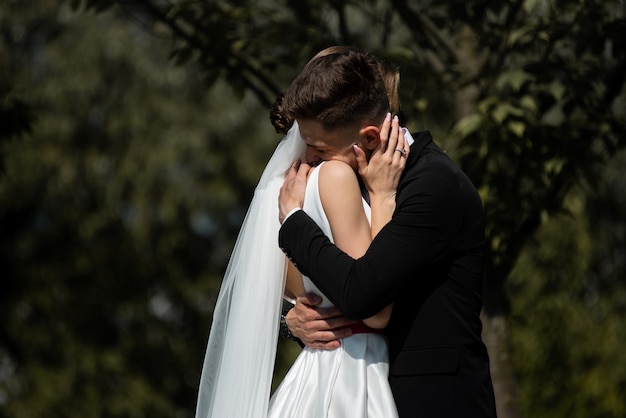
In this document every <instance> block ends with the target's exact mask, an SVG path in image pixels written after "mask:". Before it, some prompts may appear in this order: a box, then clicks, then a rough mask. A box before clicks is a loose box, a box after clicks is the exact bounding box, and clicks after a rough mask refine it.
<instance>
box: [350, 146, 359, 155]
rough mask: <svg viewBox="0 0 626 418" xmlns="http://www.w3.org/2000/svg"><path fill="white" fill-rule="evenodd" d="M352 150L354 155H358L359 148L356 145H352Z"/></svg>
mask: <svg viewBox="0 0 626 418" xmlns="http://www.w3.org/2000/svg"><path fill="white" fill-rule="evenodd" d="M352 149H353V150H354V153H355V154H358V153H359V147H358V145H356V144H355V145H352Z"/></svg>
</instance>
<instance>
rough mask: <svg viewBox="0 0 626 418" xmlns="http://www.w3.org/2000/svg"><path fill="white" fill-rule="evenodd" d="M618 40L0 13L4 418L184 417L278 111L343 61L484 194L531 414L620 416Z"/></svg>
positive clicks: (429, 16)
mask: <svg viewBox="0 0 626 418" xmlns="http://www.w3.org/2000/svg"><path fill="white" fill-rule="evenodd" d="M624 24H625V21H624V6H623V4H622V2H619V1H617V0H609V1H578V0H560V1H556V2H548V1H545V0H526V1H519V0H506V1H495V0H490V1H477V2H471V3H467V2H460V1H458V0H446V1H440V2H426V1H407V0H393V1H391V2H388V1H383V0H367V1H353V0H350V1H345V2H338V1H330V0H328V1H318V2H313V1H309V0H306V1H301V0H297V1H296V0H261V1H245V0H238V1H229V2H223V1H212V0H207V1H202V2H198V1H195V0H182V1H176V2H166V1H155V0H133V1H126V0H71V1H68V2H65V3H61V4H59V2H56V1H54V0H43V1H38V2H34V1H32V0H20V1H18V0H9V1H5V2H3V3H0V28H1V29H2V31H0V36H1V37H2V38H0V202H2V203H0V236H1V237H2V238H1V240H0V276H1V279H2V280H1V282H2V292H0V317H1V318H2V319H1V320H0V417H1V416H7V417H13V416H20V417H29V416H33V417H35V416H64V417H65V416H67V417H74V416H77V417H78V416H80V417H89V416H105V417H106V416H112V417H113V416H133V417H134V416H136V417H143V416H151V417H159V416H180V417H185V416H191V415H192V413H193V409H194V405H195V398H196V391H197V380H198V376H199V373H200V366H201V362H202V358H203V354H204V348H205V343H206V338H207V333H208V330H209V324H210V318H211V312H212V308H213V303H214V298H215V296H216V293H217V291H218V288H219V283H220V280H221V275H222V273H223V271H224V268H225V266H226V263H227V261H228V257H229V254H230V251H231V248H232V244H233V240H234V238H235V236H236V234H237V232H238V228H239V225H240V222H241V220H242V217H243V214H244V213H245V210H246V208H247V205H248V202H249V200H250V196H251V193H252V188H253V187H254V185H255V184H256V182H257V180H258V177H259V175H260V172H261V170H262V167H263V165H264V163H265V162H266V161H267V159H268V157H269V155H270V152H271V151H272V149H273V148H274V145H275V143H276V141H277V139H278V138H277V136H276V135H275V134H274V133H273V131H272V128H271V126H270V125H269V123H268V121H267V110H268V107H269V106H270V105H271V103H273V101H274V99H275V97H276V95H277V94H278V93H279V92H280V91H282V90H284V89H285V88H286V87H287V85H288V84H289V82H290V80H291V79H292V78H293V77H294V75H295V74H296V72H297V71H298V69H299V68H301V67H302V66H303V65H304V63H305V62H306V61H307V60H308V59H309V58H310V57H311V56H312V55H313V54H315V53H316V52H317V51H318V50H320V49H322V48H324V47H326V46H329V45H332V44H356V45H358V46H360V47H363V48H365V49H369V50H373V51H375V52H376V53H377V54H378V55H380V56H382V57H385V58H387V59H388V60H389V61H390V62H391V63H392V64H394V65H397V66H399V67H400V70H401V73H402V89H401V101H402V105H403V111H402V115H401V116H402V117H403V121H404V123H405V124H406V125H407V126H408V127H409V128H410V129H412V130H414V129H430V130H432V131H433V132H434V134H435V137H436V138H437V140H438V142H439V143H440V144H442V145H443V146H444V147H445V148H447V149H448V151H449V154H450V156H451V157H452V158H454V159H455V160H457V161H458V162H459V163H460V164H461V165H462V166H463V168H464V169H465V170H466V171H467V172H468V173H469V174H470V176H471V177H472V179H473V180H474V181H475V182H476V184H477V186H478V187H479V189H480V193H481V195H482V197H483V199H484V202H485V208H486V212H487V238H488V242H489V248H490V250H491V252H492V254H491V255H490V257H489V258H488V259H487V261H488V273H489V275H488V277H487V279H488V282H487V283H488V286H487V288H486V289H487V290H488V291H489V292H488V293H487V312H488V314H507V313H508V312H509V303H510V312H511V315H512V316H511V318H512V325H513V341H512V342H513V347H514V359H515V365H516V369H517V373H518V376H519V379H520V383H521V386H520V393H521V398H522V401H523V403H522V405H523V410H524V412H525V415H526V416H533V417H535V416H538V417H540V416H574V417H577V416H581V417H582V416H585V417H596V416H597V417H613V416H615V417H617V416H623V415H624V410H625V408H626V406H625V403H624V400H623V397H622V396H620V394H623V393H624V391H625V390H626V384H625V377H624V376H625V375H626V371H625V370H624V368H625V367H626V360H625V359H624V356H623V354H622V351H623V350H622V349H621V345H620V344H621V342H622V341H623V340H624V335H623V334H624V332H623V331H622V330H623V329H626V328H625V327H624V317H625V315H624V314H625V306H626V290H625V288H624V286H623V283H622V281H621V280H620V278H623V277H624V268H625V267H626V266H625V264H626V262H625V261H624V257H623V254H624V244H625V240H624V230H625V226H624V219H626V216H625V213H624V208H626V202H624V200H623V197H622V196H626V193H624V182H623V180H622V177H623V169H622V168H621V167H623V154H619V151H620V149H623V148H624V145H625V144H624V141H625V139H624V138H626V135H625V132H624V131H625V126H624V121H625V120H626V106H625V100H626V99H625V95H624V77H625V76H626V71H625V60H626V57H625V38H624V37H623V33H624ZM451 128H452V129H451ZM614 155H618V158H620V159H619V160H613V158H614V157H613V156H614ZM610 161H616V162H612V163H611V165H610V166H608V167H607V168H606V169H604V168H603V167H604V166H605V165H606V164H607V163H608V162H610ZM520 254H521V258H520ZM513 269H514V270H513ZM511 271H512V273H511ZM294 351H297V348H296V347H295V346H294V345H293V344H281V345H280V353H279V357H278V364H277V372H276V380H277V381H278V380H279V379H280V376H281V375H282V374H283V373H284V371H285V370H286V368H287V366H288V364H289V362H290V361H291V359H292V358H293V356H294V354H295V353H294Z"/></svg>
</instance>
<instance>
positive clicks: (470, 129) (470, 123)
mask: <svg viewBox="0 0 626 418" xmlns="http://www.w3.org/2000/svg"><path fill="white" fill-rule="evenodd" d="M483 121H484V118H483V116H482V115H479V114H478V113H474V114H473V115H469V116H466V117H464V118H463V119H461V120H460V121H458V122H457V123H456V125H455V126H454V128H453V131H454V132H455V133H456V134H457V135H459V136H460V137H461V138H466V137H468V136H470V135H471V134H473V133H474V132H476V131H478V130H479V129H480V128H481V126H482V124H483Z"/></svg>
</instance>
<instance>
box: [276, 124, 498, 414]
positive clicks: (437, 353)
mask: <svg viewBox="0 0 626 418" xmlns="http://www.w3.org/2000/svg"><path fill="white" fill-rule="evenodd" d="M413 136H414V139H415V143H414V144H413V145H412V146H411V152H410V154H409V157H408V161H407V165H406V167H405V170H404V173H403V174H402V178H401V180H400V184H399V185H398V192H397V195H396V210H395V212H394V214H393V217H392V219H391V221H390V222H389V223H388V224H387V225H386V226H385V227H384V228H383V229H382V230H381V231H380V232H379V234H378V235H377V236H376V238H375V239H374V241H373V242H372V244H371V246H370V248H369V250H368V251H367V253H366V254H365V255H364V256H363V257H362V258H360V259H358V260H354V259H352V258H351V257H349V256H348V255H347V254H345V253H343V252H342V251H341V250H339V249H338V248H337V247H336V246H334V245H333V244H332V243H330V241H329V240H328V238H327V237H326V236H325V235H324V233H323V232H322V231H321V230H320V229H319V227H318V226H317V225H316V224H315V222H314V221H313V220H312V219H311V218H310V217H309V216H308V215H306V213H304V212H303V211H298V212H296V213H294V214H292V215H291V216H290V217H289V218H287V220H285V222H284V223H283V225H282V227H281V230H280V237H279V244H280V247H281V248H282V249H283V251H284V252H285V253H286V254H287V256H288V257H289V258H290V259H291V260H292V261H293V262H294V264H295V265H296V266H297V267H298V269H300V271H301V272H302V273H303V274H305V275H307V276H309V277H310V278H311V280H312V281H313V282H314V283H315V284H316V285H317V286H318V287H319V289H320V290H321V291H322V292H323V293H324V294H325V295H326V296H327V297H328V298H329V299H330V300H331V301H332V302H333V303H334V304H335V305H336V306H337V307H338V308H339V309H341V311H342V312H343V314H344V315H346V316H347V317H349V318H353V319H364V318H367V317H369V316H371V315H373V314H375V313H376V312H378V311H380V310H381V309H382V308H384V307H385V306H387V305H389V304H390V303H393V313H392V316H391V320H390V321H389V325H388V326H387V329H386V334H387V336H388V339H389V352H390V359H389V360H390V372H389V382H390V384H391V389H392V391H393V394H394V398H395V400H396V404H397V406H398V412H399V414H400V417H403V418H404V417H413V416H415V417H471V418H478V417H495V415H496V413H495V403H494V396H493V388H492V384H491V378H490V374H489V359H488V356H487V350H486V349H485V346H484V344H483V342H482V340H481V330H482V325H481V322H480V318H479V315H480V311H481V307H482V294H481V293H482V292H481V286H482V274H483V270H482V269H483V251H484V248H483V247H484V220H483V209H482V204H481V201H480V198H479V196H478V193H477V192H476V189H475V187H474V186H473V185H472V183H471V182H470V181H469V179H468V178H467V176H466V175H465V174H464V173H463V172H462V171H461V170H460V169H459V168H457V167H456V166H455V165H454V164H453V163H452V162H451V161H450V159H449V158H448V157H447V156H446V155H445V153H444V152H442V151H441V149H439V147H437V145H435V144H434V142H433V141H432V138H431V136H430V133H428V132H419V133H417V134H414V135H413Z"/></svg>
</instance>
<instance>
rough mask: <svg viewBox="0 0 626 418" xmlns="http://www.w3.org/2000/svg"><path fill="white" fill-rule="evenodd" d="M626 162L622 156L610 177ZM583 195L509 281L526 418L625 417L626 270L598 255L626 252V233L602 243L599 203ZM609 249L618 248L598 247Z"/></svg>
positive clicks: (549, 225) (541, 236) (550, 225)
mask: <svg viewBox="0 0 626 418" xmlns="http://www.w3.org/2000/svg"><path fill="white" fill-rule="evenodd" d="M623 164H624V154H623V153H621V155H620V156H619V157H618V158H617V159H615V160H614V161H612V163H611V165H609V167H608V169H607V170H605V171H606V173H605V176H606V175H607V174H608V175H610V174H609V172H610V171H612V170H616V169H618V167H620V166H621V167H623ZM618 170H619V169H618ZM620 171H621V170H620ZM620 183H621V186H620V187H623V180H620ZM581 191H582V190H581V189H577V190H575V191H573V192H572V193H571V194H570V195H569V196H568V199H566V206H567V207H568V209H569V210H570V213H571V214H570V215H559V216H556V217H551V218H550V219H549V220H547V221H546V222H545V224H544V226H542V227H541V228H540V230H539V231H538V233H537V234H536V235H535V237H534V240H536V243H535V245H530V246H527V247H526V250H525V251H524V252H523V254H522V257H521V258H520V260H519V263H518V265H517V266H516V268H515V269H514V270H513V272H512V273H511V276H510V278H509V281H508V283H507V288H508V290H509V293H510V294H511V298H512V301H513V304H512V325H513V330H514V331H513V339H512V343H513V347H514V348H513V352H514V354H515V355H514V361H515V364H516V365H517V371H518V374H519V378H520V387H521V399H522V405H523V407H524V409H525V416H533V417H555V416H559V417H561V416H562V417H565V416H567V417H581V418H582V417H590V416H598V417H616V418H617V417H622V416H624V414H625V413H626V404H625V403H624V400H623V393H624V388H625V387H626V367H625V364H626V354H625V352H624V350H623V349H622V347H621V346H622V343H621V341H624V338H626V333H625V331H624V330H626V315H624V312H625V308H626V286H624V283H623V280H620V279H619V278H620V277H623V275H624V265H623V262H622V264H621V265H612V266H611V268H612V269H614V270H613V271H611V272H610V273H608V274H607V273H606V272H605V273H604V274H603V275H599V274H598V272H597V269H600V270H604V269H606V267H608V266H607V265H606V261H601V260H600V259H598V258H597V255H598V254H611V253H614V254H616V253H622V254H623V252H624V244H625V242H624V236H623V229H622V232H621V233H619V234H617V235H616V238H618V240H615V239H612V240H610V242H606V243H603V241H604V240H606V238H607V237H610V236H611V235H613V234H611V232H610V231H609V230H603V229H602V228H601V229H598V228H597V220H598V219H597V218H591V219H589V220H587V219H586V217H585V216H586V212H587V211H588V210H589V206H593V205H594V203H593V202H591V204H589V202H587V203H586V199H584V197H583V195H582V194H581ZM597 198H599V196H598V197H597ZM600 199H601V200H603V201H605V202H606V201H614V200H622V202H621V203H620V205H619V207H620V211H621V216H623V215H624V210H625V209H626V206H625V205H624V202H623V198H622V197H621V196H620V197H617V196H614V195H606V194H602V197H601V198H600ZM592 200H594V199H592ZM602 219H606V218H602ZM622 219H623V218H622ZM594 224H596V225H594ZM615 227H618V228H623V221H620V220H618V219H615V220H613V223H612V225H611V227H609V226H608V225H606V226H605V228H615ZM604 245H609V246H611V247H612V249H613V251H608V252H607V251H606V250H605V249H604V248H602V249H598V248H597V247H598V246H600V247H604ZM618 258H619V257H618ZM621 258H623V257H621ZM609 288H610V289H611V290H610V291H607V290H608V289H609ZM573 394H576V395H575V396H574V395H573Z"/></svg>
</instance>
